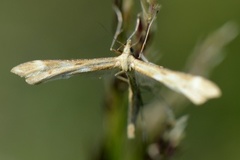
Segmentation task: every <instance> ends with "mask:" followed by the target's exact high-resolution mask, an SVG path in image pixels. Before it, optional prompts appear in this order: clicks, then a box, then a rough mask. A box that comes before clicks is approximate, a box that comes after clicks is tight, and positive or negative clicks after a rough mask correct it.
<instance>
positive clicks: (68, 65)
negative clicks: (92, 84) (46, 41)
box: [11, 58, 118, 84]
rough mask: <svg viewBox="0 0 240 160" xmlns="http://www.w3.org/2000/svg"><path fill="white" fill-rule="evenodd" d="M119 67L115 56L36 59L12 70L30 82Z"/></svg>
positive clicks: (35, 82)
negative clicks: (76, 58)
mask: <svg viewBox="0 0 240 160" xmlns="http://www.w3.org/2000/svg"><path fill="white" fill-rule="evenodd" d="M114 67H118V66H117V63H116V59H115V58H98V59H83V60H81V59H78V60H35V61H30V62H26V63H22V64H20V65H18V66H16V67H14V68H12V70H11V72H12V73H15V74H17V75H19V76H20V77H24V78H26V82H27V83H28V84H39V83H42V82H47V81H49V80H56V79H62V78H69V77H71V76H72V75H75V74H79V73H86V72H93V71H100V70H107V69H112V68H114Z"/></svg>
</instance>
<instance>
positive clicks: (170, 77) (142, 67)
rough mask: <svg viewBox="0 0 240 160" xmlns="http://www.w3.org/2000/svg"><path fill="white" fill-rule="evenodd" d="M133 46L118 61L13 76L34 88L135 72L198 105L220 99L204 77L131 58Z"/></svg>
mask: <svg viewBox="0 0 240 160" xmlns="http://www.w3.org/2000/svg"><path fill="white" fill-rule="evenodd" d="M131 46H132V44H131V40H130V39H128V40H127V43H126V45H125V46H124V49H123V52H122V54H120V55H119V56H117V57H109V58H96V59H74V60H34V61H29V62H26V63H22V64H20V65H18V66H16V67H14V68H12V70H11V72H12V73H15V74H17V75H19V76H20V77H24V78H25V79H26V82H27V83H28V84H31V85H35V84H40V83H43V82H48V81H50V80H56V79H64V78H69V77H71V76H73V75H77V74H81V73H86V72H97V71H101V70H111V69H114V68H118V69H120V70H121V71H122V72H125V73H126V72H129V71H135V72H138V73H140V74H142V75H145V76H147V77H150V78H152V79H154V80H156V81H158V82H161V83H163V84H164V85H165V86H167V87H169V88H170V89H173V90H174V91H176V92H179V93H181V94H183V95H185V96H186V97H187V98H188V99H189V100H190V101H192V102H193V103H194V104H196V105H200V104H202V103H204V102H206V101H207V100H208V99H211V98H217V97H219V96H220V95H221V90H220V89H219V87H218V86H217V85H216V84H214V83H213V82H211V81H209V80H207V79H205V78H203V77H200V76H194V75H190V74H187V73H182V72H177V71H173V70H170V69H167V68H164V67H162V66H158V65H155V64H153V63H150V62H145V61H141V60H139V59H137V58H135V57H134V56H133V55H132V54H131Z"/></svg>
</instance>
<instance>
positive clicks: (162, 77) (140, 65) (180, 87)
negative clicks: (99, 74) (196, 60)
mask: <svg viewBox="0 0 240 160" xmlns="http://www.w3.org/2000/svg"><path fill="white" fill-rule="evenodd" d="M132 68H133V69H134V70H135V71H137V72H139V73H141V74H143V75H146V76H148V77H150V78H153V79H155V80H157V81H159V82H161V83H163V84H164V85H166V86H167V87H169V88H171V89H173V90H174V91H177V92H180V93H182V94H183V95H185V96H186V97H187V98H188V99H189V100H191V101H192V102H193V103H194V104H196V105H200V104H202V103H204V102H205V101H207V100H208V99H211V98H217V97H219V96H220V95H221V91H220V89H219V88H218V86H217V85H216V84H214V83H213V82H211V81H209V80H207V79H205V78H203V77H200V76H193V75H190V74H186V73H182V72H176V71H172V70H169V69H166V68H163V67H161V66H157V65H155V64H152V63H147V62H142V61H140V60H137V59H134V60H133V64H132Z"/></svg>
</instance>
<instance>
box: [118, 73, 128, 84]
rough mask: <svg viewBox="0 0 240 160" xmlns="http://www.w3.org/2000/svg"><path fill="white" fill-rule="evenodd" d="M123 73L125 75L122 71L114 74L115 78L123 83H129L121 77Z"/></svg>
mask: <svg viewBox="0 0 240 160" xmlns="http://www.w3.org/2000/svg"><path fill="white" fill-rule="evenodd" d="M124 73H125V72H124V71H120V72H118V73H116V74H115V77H116V78H118V79H120V80H122V81H123V82H126V83H129V81H128V79H127V78H126V77H124V76H123V75H122V74H124Z"/></svg>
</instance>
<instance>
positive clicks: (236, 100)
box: [0, 0, 240, 160]
mask: <svg viewBox="0 0 240 160" xmlns="http://www.w3.org/2000/svg"><path fill="white" fill-rule="evenodd" d="M111 3H112V2H111V1H110V0H107V1H96V0H78V1H77V0H68V1H65V0H48V1H44V0H34V1H32V0H21V1H19V0H11V1H10V0H1V1H0V61H1V67H0V73H1V83H0V160H43V159H44V160H55V159H56V160H65V159H71V160H77V159H78V160H79V159H86V158H87V157H88V155H89V151H90V149H92V146H94V145H96V144H98V143H99V141H100V140H99V139H100V137H101V131H102V127H103V126H102V125H103V124H102V121H103V120H102V108H101V107H102V101H103V96H104V89H105V87H104V86H105V85H106V84H104V81H103V80H99V79H98V78H97V77H96V78H94V76H93V77H92V76H91V77H88V76H87V77H85V76H77V77H73V78H71V79H69V80H60V81H54V82H50V83H46V84H43V85H38V86H30V85H28V84H26V83H25V82H24V80H23V79H20V78H19V77H17V76H16V75H14V74H11V73H10V69H11V68H12V67H13V66H15V65H17V64H19V63H22V62H25V61H29V60H34V59H74V58H93V57H105V56H114V53H111V52H110V51H109V47H110V44H111V41H112V17H113V11H112V8H111ZM136 3H139V2H138V1H136ZM160 3H161V4H162V6H163V7H162V9H161V11H160V13H159V14H158V18H157V21H156V22H157V23H158V31H157V33H156V35H155V40H154V41H155V42H154V48H155V49H156V50H157V51H161V53H162V54H161V59H160V61H159V63H158V64H161V65H163V66H165V67H168V68H171V69H175V70H180V69H182V68H183V66H184V64H185V61H186V59H187V57H188V55H189V54H190V53H191V52H192V50H193V48H194V46H195V44H196V43H197V42H198V40H199V39H200V38H203V37H205V36H207V35H208V34H209V33H211V32H212V31H214V30H215V29H217V28H219V27H220V26H222V25H223V24H224V23H225V22H227V21H229V20H233V21H235V22H237V23H238V24H239V26H240V1H239V0H222V1H216V0H201V1H200V0H196V1H192V0H171V1H163V0H162V1H161V2H160ZM138 6H139V5H138ZM137 10H139V11H140V8H136V11H137ZM225 51H226V53H227V54H226V57H225V59H224V61H223V62H222V63H221V64H220V66H219V67H217V68H216V69H215V70H214V72H213V74H212V75H211V79H212V80H213V81H215V82H216V83H217V84H218V85H219V86H220V87H221V89H222V91H223V96H222V97H221V98H220V99H216V100H211V101H209V102H207V103H206V104H204V105H203V106H201V107H195V106H194V105H190V106H188V107H187V108H186V109H185V110H184V112H183V113H182V114H189V115H190V119H189V124H188V127H187V135H186V137H185V139H184V141H183V143H182V145H181V148H180V151H179V152H178V154H177V155H176V156H175V157H174V159H178V160H180V159H184V160H188V159H189V160H192V159H194V160H202V159H204V160H215V159H218V160H219V159H231V160H239V159H240V152H239V151H240V136H239V135H240V126H239V122H240V96H239V91H240V87H239V82H240V74H239V69H240V65H239V58H240V54H239V51H240V38H239V37H238V38H237V39H235V40H234V41H233V42H232V43H231V44H230V45H228V46H227V47H226V50H225Z"/></svg>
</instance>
